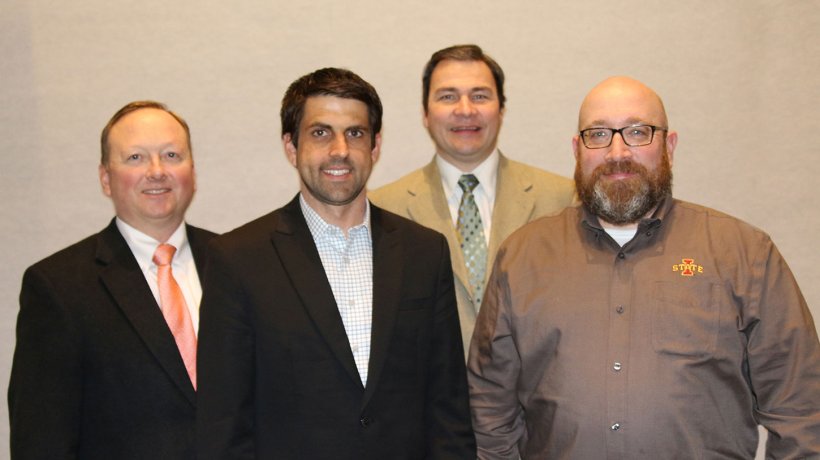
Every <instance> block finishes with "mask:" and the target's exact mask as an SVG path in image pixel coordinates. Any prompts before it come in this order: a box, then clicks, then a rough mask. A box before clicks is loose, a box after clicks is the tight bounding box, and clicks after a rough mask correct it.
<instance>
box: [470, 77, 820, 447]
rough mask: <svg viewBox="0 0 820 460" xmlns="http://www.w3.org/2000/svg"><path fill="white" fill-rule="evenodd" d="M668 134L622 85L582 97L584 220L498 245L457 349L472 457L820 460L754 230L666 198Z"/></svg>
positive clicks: (652, 96)
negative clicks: (464, 368) (468, 333)
mask: <svg viewBox="0 0 820 460" xmlns="http://www.w3.org/2000/svg"><path fill="white" fill-rule="evenodd" d="M677 141H678V135H677V133H676V132H674V131H672V130H670V129H669V124H668V121H667V117H666V112H665V110H664V107H663V103H662V101H661V99H660V98H659V97H658V95H657V94H656V93H655V92H654V91H652V90H651V89H650V88H648V87H647V86H646V85H644V84H642V83H641V82H638V81H636V80H633V79H630V78H626V77H614V78H610V79H607V80H605V81H603V82H602V83H600V84H599V85H598V86H596V87H595V88H594V89H593V90H592V91H591V92H590V93H589V94H588V95H587V97H586V98H585V99H584V101H583V103H582V105H581V110H580V115H579V120H578V133H577V134H576V135H575V136H574V137H573V139H572V145H573V150H574V153H575V158H576V170H575V181H576V188H577V191H578V195H579V197H580V198H581V201H582V204H583V205H582V206H580V207H577V208H567V209H566V210H564V212H563V213H561V214H560V215H558V216H555V217H545V218H542V219H539V220H537V221H534V222H532V223H530V224H528V225H526V226H524V227H522V228H521V229H520V230H519V231H517V232H516V233H514V234H513V235H512V236H511V237H510V238H509V239H508V240H507V241H506V242H505V243H504V244H503V245H502V247H501V248H500V250H499V252H498V256H497V259H496V263H495V265H494V268H493V273H492V275H491V277H490V280H489V282H488V285H487V291H486V297H485V301H484V304H483V305H482V308H481V311H480V313H479V316H478V319H477V323H476V328H475V333H474V335H473V339H472V343H471V346H470V356H469V362H468V378H469V383H470V403H471V407H472V411H473V426H474V429H475V432H476V439H477V442H478V448H479V455H478V456H479V458H482V459H501V458H504V459H508V458H517V457H518V456H520V457H521V458H524V459H530V458H537V459H544V458H580V459H598V458H607V459H641V458H651V459H665V458H684V459H695V458H753V457H754V456H755V452H756V449H757V444H758V425H761V426H763V427H764V428H765V429H767V430H768V432H769V437H768V442H767V445H766V458H777V459H785V458H817V456H818V455H820V344H819V343H818V339H817V333H816V331H815V328H814V321H813V320H812V317H811V314H810V312H809V309H808V307H807V305H806V302H805V300H804V298H803V296H802V294H801V293H800V289H799V287H798V286H797V283H796V282H795V280H794V277H793V276H792V273H791V271H790V270H789V268H788V266H787V265H786V262H785V261H784V260H783V258H782V256H781V255H780V253H779V252H778V250H777V248H776V247H775V245H774V244H773V243H772V241H771V239H770V238H769V236H768V235H767V234H765V233H764V232H763V231H761V230H759V229H757V228H754V227H752V226H751V225H748V224H746V223H744V222H741V221H739V220H738V219H735V218H733V217H730V216H728V215H726V214H723V213H720V212H718V211H715V210H712V209H708V208H705V207H702V206H698V205H695V204H691V203H686V202H683V201H680V200H676V199H674V198H673V197H672V171H671V168H672V163H673V158H674V153H675V147H676V145H677Z"/></svg>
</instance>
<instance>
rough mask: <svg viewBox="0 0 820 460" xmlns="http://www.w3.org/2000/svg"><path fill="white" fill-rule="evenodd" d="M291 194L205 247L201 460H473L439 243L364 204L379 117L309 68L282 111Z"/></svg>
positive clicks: (334, 80)
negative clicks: (295, 183)
mask: <svg viewBox="0 0 820 460" xmlns="http://www.w3.org/2000/svg"><path fill="white" fill-rule="evenodd" d="M282 105H283V107H282V111H281V115H282V133H283V135H282V141H283V144H284V148H285V151H286V155H287V157H288V160H289V161H290V162H291V164H292V165H293V166H294V167H295V168H296V169H297V170H298V171H299V175H300V178H301V182H300V185H301V186H300V192H301V193H300V194H299V195H298V196H297V197H296V198H295V199H294V200H293V201H291V202H290V203H289V204H288V205H286V206H285V207H284V208H281V209H279V210H276V211H274V212H272V213H271V214H268V215H266V216H263V217H261V218H259V219H257V220H255V221H253V222H251V223H249V224H246V225H245V226H243V227H240V228H238V229H236V230H234V231H233V232H231V233H229V234H226V235H225V236H223V237H220V238H217V239H215V240H214V241H213V242H212V244H211V249H212V252H211V254H210V259H209V260H210V262H209V268H208V269H207V271H206V275H205V279H204V286H205V293H204V297H203V304H202V323H201V324H202V335H201V337H202V340H201V342H200V350H199V361H198V369H199V372H200V376H201V382H202V384H201V386H200V388H199V393H198V405H199V406H198V411H199V412H198V414H197V437H198V441H197V442H198V455H199V458H200V459H201V460H202V459H245V458H260V459H269V458H277V459H311V460H322V459H426V458H431V459H432V458H435V459H474V458H475V440H474V437H473V432H472V427H471V424H470V414H469V406H468V403H467V387H466V382H465V369H464V365H463V360H464V358H463V350H462V344H461V335H460V331H459V322H458V314H457V309H456V301H455V294H454V289H453V274H452V269H451V266H450V258H449V251H448V248H447V242H446V240H445V239H444V237H443V236H442V235H441V234H438V233H436V232H433V231H432V230H429V229H425V228H424V227H421V226H419V225H418V224H415V223H413V222H411V221H409V220H406V219H404V218H401V217H398V216H396V215H394V214H391V213H388V212H386V211H383V210H381V209H379V208H377V207H375V206H372V205H370V204H369V203H368V201H367V198H366V193H365V191H364V188H365V184H366V182H367V179H368V177H369V175H370V172H371V168H372V166H373V164H374V163H375V161H376V160H377V159H378V156H379V148H380V143H381V138H380V130H381V115H382V108H381V102H380V101H379V98H378V95H377V94H376V92H375V90H374V89H373V87H372V86H370V85H369V84H368V83H367V82H365V81H364V80H362V79H361V78H359V77H358V76H357V75H355V74H353V73H352V72H350V71H346V70H340V69H321V70H318V71H316V72H313V73H312V74H309V75H306V76H304V77H302V78H300V79H299V80H297V81H296V82H294V83H293V84H292V85H291V86H290V88H289V89H288V91H287V93H286V94H285V98H284V100H283V102H282Z"/></svg>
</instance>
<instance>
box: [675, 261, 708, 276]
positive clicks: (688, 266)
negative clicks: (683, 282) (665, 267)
mask: <svg viewBox="0 0 820 460" xmlns="http://www.w3.org/2000/svg"><path fill="white" fill-rule="evenodd" d="M680 261H681V262H682V263H679V264H675V265H672V271H673V272H680V275H681V276H695V273H703V266H702V265H698V264H696V263H695V259H681V260H680Z"/></svg>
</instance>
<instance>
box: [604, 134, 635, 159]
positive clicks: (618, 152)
mask: <svg viewBox="0 0 820 460" xmlns="http://www.w3.org/2000/svg"><path fill="white" fill-rule="evenodd" d="M606 157H607V159H608V160H609V161H620V160H622V159H625V158H630V157H632V150H630V149H629V146H628V145H626V142H624V138H623V136H622V135H621V133H614V134H613V135H612V143H611V144H610V145H609V150H608V151H607V154H606Z"/></svg>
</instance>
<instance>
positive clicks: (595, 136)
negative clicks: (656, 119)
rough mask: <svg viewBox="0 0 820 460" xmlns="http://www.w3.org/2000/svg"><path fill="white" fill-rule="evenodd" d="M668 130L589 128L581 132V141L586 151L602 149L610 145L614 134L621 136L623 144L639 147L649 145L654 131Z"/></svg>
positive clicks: (656, 127) (636, 127)
mask: <svg viewBox="0 0 820 460" xmlns="http://www.w3.org/2000/svg"><path fill="white" fill-rule="evenodd" d="M668 130H669V128H661V127H660V126H652V125H636V126H624V127H623V128H621V129H613V128H589V129H585V130H582V131H581V132H580V134H581V140H582V141H583V142H584V146H585V147H586V148H588V149H602V148H605V147H609V146H610V145H612V138H613V137H615V133H618V134H620V135H621V139H623V140H624V144H626V145H628V146H629V147H640V146H642V145H649V144H651V143H652V140H653V139H654V138H655V131H668Z"/></svg>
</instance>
